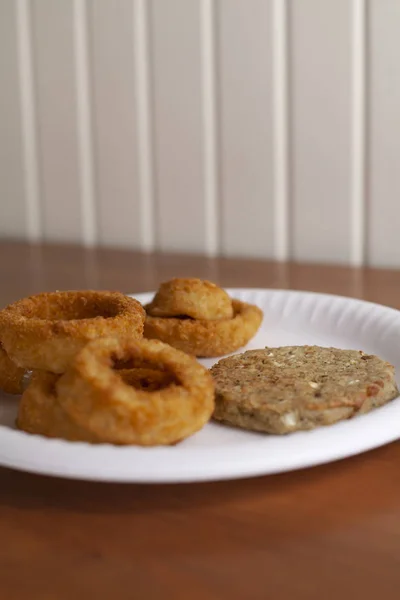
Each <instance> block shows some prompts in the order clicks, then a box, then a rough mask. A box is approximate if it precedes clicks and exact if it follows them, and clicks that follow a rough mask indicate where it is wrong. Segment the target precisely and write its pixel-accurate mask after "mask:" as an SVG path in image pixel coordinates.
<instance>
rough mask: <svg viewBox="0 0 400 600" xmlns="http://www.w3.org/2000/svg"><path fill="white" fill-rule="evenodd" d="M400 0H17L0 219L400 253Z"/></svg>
mask: <svg viewBox="0 0 400 600" xmlns="http://www.w3.org/2000/svg"><path fill="white" fill-rule="evenodd" d="M399 31H400V0H58V1H57V2H56V1H54V0H0V236H1V237H3V238H17V239H29V240H41V239H44V240H49V241H53V240H56V241H62V242H66V241H71V242H80V243H84V244H87V245H91V244H102V245H112V246H115V245H120V246H126V247H130V248H136V249H143V250H152V249H154V248H156V249H160V250H164V251H184V252H196V253H199V252H200V253H206V254H209V255H213V254H224V255H228V256H235V255H245V256H255V257H263V258H277V259H285V258H293V259H296V260H307V261H308V260H312V261H327V262H339V263H348V264H363V263H366V264H374V265H391V266H399V267H400V242H399V241H398V231H399V225H400V201H399V197H400V158H399V157H400V70H399V67H398V62H399V61H398V58H399V56H400V37H399V35H398V32H399Z"/></svg>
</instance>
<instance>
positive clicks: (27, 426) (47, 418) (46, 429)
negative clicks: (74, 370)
mask: <svg viewBox="0 0 400 600" xmlns="http://www.w3.org/2000/svg"><path fill="white" fill-rule="evenodd" d="M60 377H61V376H60V375H59V374H58V375H56V374H54V373H47V372H45V371H41V372H39V371H37V372H36V373H34V374H33V375H32V379H31V383H30V384H29V386H28V388H27V389H26V390H25V392H24V393H23V394H22V398H21V401H20V403H19V408H18V416H17V427H18V428H19V429H22V430H23V431H26V432H27V433H33V434H37V435H43V436H46V437H50V438H61V439H64V440H68V441H71V442H91V443H96V442H97V443H99V442H101V439H99V438H98V437H97V436H95V435H93V434H92V433H91V432H89V431H86V430H85V429H84V428H83V427H79V425H76V424H75V423H74V422H73V421H72V419H70V417H69V416H68V415H67V414H66V413H65V411H64V410H63V409H62V408H61V406H60V405H59V403H58V399H57V393H56V388H55V386H56V382H57V380H58V379H59V378H60Z"/></svg>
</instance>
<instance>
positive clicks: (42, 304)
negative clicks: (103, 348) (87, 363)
mask: <svg viewBox="0 0 400 600" xmlns="http://www.w3.org/2000/svg"><path fill="white" fill-rule="evenodd" d="M144 318H145V312H144V309H143V307H142V306H141V304H140V303H139V302H138V301H137V300H134V299H133V298H129V297H128V296H125V295H124V294H121V293H119V292H96V291H73V292H70V291H69V292H50V293H43V294H37V295H36V296H30V297H29V298H24V299H22V300H19V301H17V302H15V303H14V304H10V305H9V306H7V307H6V308H4V309H3V310H2V311H0V339H1V340H2V343H3V346H4V349H5V351H6V352H7V354H8V355H9V357H10V358H11V360H13V361H14V362H15V363H16V364H17V365H18V366H19V367H22V368H26V369H40V370H45V371H52V372H53V373H63V372H64V371H65V369H66V368H67V367H68V365H69V363H70V362H71V360H72V358H73V356H74V355H75V354H76V353H77V352H78V351H79V350H80V349H81V348H82V347H83V346H84V345H85V344H86V343H87V342H88V341H89V340H91V339H94V338H97V337H108V336H128V335H129V336H131V337H134V338H138V339H139V338H141V337H142V335H143V322H144Z"/></svg>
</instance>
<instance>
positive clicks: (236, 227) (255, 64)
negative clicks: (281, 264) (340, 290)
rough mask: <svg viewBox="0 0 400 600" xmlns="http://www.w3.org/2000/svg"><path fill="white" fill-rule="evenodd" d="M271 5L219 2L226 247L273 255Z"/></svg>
mask: <svg viewBox="0 0 400 600" xmlns="http://www.w3.org/2000/svg"><path fill="white" fill-rule="evenodd" d="M271 5H272V2H271V1H270V0H268V1H266V0H249V1H247V2H243V1H242V0H222V1H221V2H219V3H218V7H219V12H218V18H217V23H218V26H219V27H218V38H219V50H220V62H219V69H218V74H219V85H220V97H221V103H220V110H219V114H220V118H221V123H220V132H221V143H220V148H221V193H222V205H223V212H222V247H223V251H224V253H226V254H228V255H235V254H236V255H237V254H242V255H246V256H261V257H271V256H273V245H274V231H273V226H274V216H273V153H272V144H273V136H272V99H273V92H272V13H271ZM261 57H262V59H261Z"/></svg>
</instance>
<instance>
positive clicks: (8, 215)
mask: <svg viewBox="0 0 400 600" xmlns="http://www.w3.org/2000/svg"><path fill="white" fill-rule="evenodd" d="M16 9H17V6H16V2H15V0H2V2H0V48H1V50H0V203H1V204H0V235H1V236H2V237H15V238H23V237H25V236H26V235H27V227H26V211H25V199H24V168H23V148H22V131H21V102H20V83H19V70H18V43H17V39H18V38H17V19H16V16H17V13H16Z"/></svg>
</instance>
